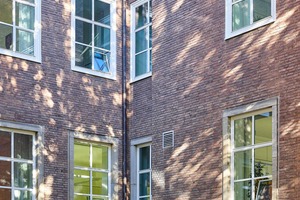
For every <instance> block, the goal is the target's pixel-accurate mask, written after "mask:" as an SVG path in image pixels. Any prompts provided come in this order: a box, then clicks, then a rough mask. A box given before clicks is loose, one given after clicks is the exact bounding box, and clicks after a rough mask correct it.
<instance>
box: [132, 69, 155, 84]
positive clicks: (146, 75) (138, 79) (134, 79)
mask: <svg viewBox="0 0 300 200" xmlns="http://www.w3.org/2000/svg"><path fill="white" fill-rule="evenodd" d="M151 76H152V71H151V72H148V73H146V74H143V75H140V76H137V77H134V78H133V77H131V79H130V83H134V82H137V81H140V80H142V79H145V78H148V77H151Z"/></svg>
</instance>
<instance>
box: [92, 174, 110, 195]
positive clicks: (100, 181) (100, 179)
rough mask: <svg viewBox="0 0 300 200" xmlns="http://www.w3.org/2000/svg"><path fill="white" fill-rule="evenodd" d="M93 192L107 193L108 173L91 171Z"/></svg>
mask: <svg viewBox="0 0 300 200" xmlns="http://www.w3.org/2000/svg"><path fill="white" fill-rule="evenodd" d="M92 181H93V183H92V185H93V194H98V195H108V174H107V173H103V172H93V180H92Z"/></svg>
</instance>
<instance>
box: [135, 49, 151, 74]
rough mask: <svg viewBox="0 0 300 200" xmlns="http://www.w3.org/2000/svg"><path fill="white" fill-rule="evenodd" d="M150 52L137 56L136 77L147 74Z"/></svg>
mask: <svg viewBox="0 0 300 200" xmlns="http://www.w3.org/2000/svg"><path fill="white" fill-rule="evenodd" d="M147 61H148V52H147V51H146V52H144V53H141V54H139V55H137V56H135V76H139V75H142V74H145V73H147V72H148V71H147Z"/></svg>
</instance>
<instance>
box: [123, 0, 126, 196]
mask: <svg viewBox="0 0 300 200" xmlns="http://www.w3.org/2000/svg"><path fill="white" fill-rule="evenodd" d="M126 92H127V91H126V0H122V165H123V166H122V199H123V200H125V199H126V197H127V116H126V109H127V108H126Z"/></svg>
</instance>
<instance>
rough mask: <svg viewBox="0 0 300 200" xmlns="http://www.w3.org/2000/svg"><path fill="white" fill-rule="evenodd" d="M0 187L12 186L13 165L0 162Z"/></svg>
mask: <svg viewBox="0 0 300 200" xmlns="http://www.w3.org/2000/svg"><path fill="white" fill-rule="evenodd" d="M0 185H1V186H11V163H10V162H8V161H0Z"/></svg>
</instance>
